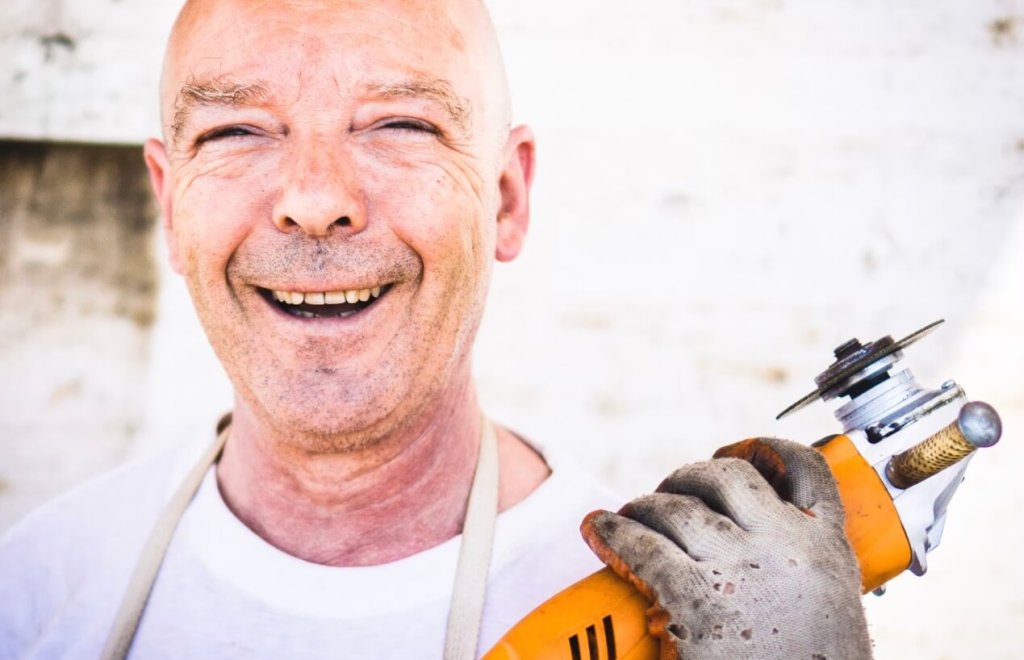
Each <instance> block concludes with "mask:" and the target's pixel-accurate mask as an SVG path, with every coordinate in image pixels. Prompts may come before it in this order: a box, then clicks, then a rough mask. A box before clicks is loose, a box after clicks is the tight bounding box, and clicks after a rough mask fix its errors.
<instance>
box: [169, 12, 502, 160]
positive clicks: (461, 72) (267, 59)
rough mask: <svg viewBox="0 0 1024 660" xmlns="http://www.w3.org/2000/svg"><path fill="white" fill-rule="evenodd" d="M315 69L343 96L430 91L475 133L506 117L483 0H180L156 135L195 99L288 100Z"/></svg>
mask: <svg viewBox="0 0 1024 660" xmlns="http://www.w3.org/2000/svg"><path fill="white" fill-rule="evenodd" d="M271 73H272V74H274V75H276V76H280V77H281V78H282V79H281V80H276V79H275V80H268V79H267V77H268V76H267V74H271ZM317 77H321V78H323V77H326V78H330V79H332V80H333V82H334V84H335V86H336V87H337V94H338V96H339V98H341V99H345V98H347V97H353V96H356V95H359V94H365V93H366V92H367V91H371V92H373V93H376V94H379V95H381V96H385V97H391V98H395V97H409V98H423V99H427V100H430V101H432V102H436V103H438V104H439V105H441V106H443V108H444V111H445V112H446V113H447V114H448V115H449V116H450V117H451V119H452V120H453V122H455V124H458V125H460V126H461V127H462V128H464V129H466V131H467V132H468V133H471V134H473V135H476V136H477V137H483V136H485V135H493V136H494V137H495V138H498V139H503V137H502V136H503V135H505V134H507V130H508V128H509V123H510V119H511V111H510V103H509V94H508V84H507V79H506V76H505V68H504V63H503V61H502V57H501V52H500V49H499V47H498V42H497V38H496V35H495V31H494V27H493V24H492V22H491V19H490V16H489V14H488V12H487V9H486V7H485V6H484V5H483V3H482V2H481V1H480V0H427V1H422V0H366V1H362V2H360V1H358V0H264V1H254V0H189V1H188V2H186V4H185V6H184V7H183V9H182V10H181V13H180V14H179V16H178V19H177V21H176V22H175V25H174V29H173V31H172V33H171V37H170V40H169V41H168V46H167V52H166V57H165V60H164V68H163V74H162V78H161V113H162V119H163V121H162V123H163V130H164V137H165V139H166V140H167V141H168V142H169V143H171V144H173V143H174V142H175V141H176V140H177V138H179V137H180V134H181V133H182V130H183V128H184V125H185V124H186V122H187V119H188V117H189V115H190V112H191V110H192V109H193V108H195V107H197V106H201V105H204V104H233V105H239V104H245V103H256V102H270V101H273V102H277V103H288V102H290V101H292V100H294V99H293V98H291V96H293V95H295V94H299V93H301V88H302V87H303V85H304V84H306V83H307V82H309V81H312V80H313V79H314V78H317ZM360 77H361V78H362V79H359V78H360ZM281 82H284V83H296V82H297V83H298V85H294V89H284V88H285V87H286V86H287V85H280V84H278V83H281Z"/></svg>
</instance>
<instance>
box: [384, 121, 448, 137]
mask: <svg viewBox="0 0 1024 660" xmlns="http://www.w3.org/2000/svg"><path fill="white" fill-rule="evenodd" d="M381 128H386V129H390V130H395V131H409V132H413V133H429V134H430V135H437V133H438V131H437V129H436V128H434V127H433V126H431V125H430V124H428V123H426V122H424V121H418V120H415V119H395V120H392V121H389V122H386V123H385V124H383V125H382V126H381Z"/></svg>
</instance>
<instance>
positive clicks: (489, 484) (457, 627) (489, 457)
mask: <svg viewBox="0 0 1024 660" xmlns="http://www.w3.org/2000/svg"><path fill="white" fill-rule="evenodd" d="M480 424H481V426H482V428H481V432H480V453H479V457H478V459H477V465H476V472H475V474H474V475H473V485H472V486H471V487H470V491H469V503H468V506H467V508H466V522H465V523H464V524H463V527H462V545H461V546H460V547H459V563H458V567H457V568H456V569H455V585H454V586H453V588H452V602H451V607H450V608H449V610H448V631H447V634H446V636H445V642H444V660H472V659H473V658H476V650H477V645H478V644H479V643H480V622H481V619H482V617H483V611H484V599H485V596H486V593H487V573H488V571H489V570H490V566H491V550H492V548H493V546H494V524H495V520H496V518H497V517H498V440H497V437H496V436H495V434H494V425H493V424H492V423H491V422H490V421H489V420H488V419H487V418H486V417H482V418H481V420H480Z"/></svg>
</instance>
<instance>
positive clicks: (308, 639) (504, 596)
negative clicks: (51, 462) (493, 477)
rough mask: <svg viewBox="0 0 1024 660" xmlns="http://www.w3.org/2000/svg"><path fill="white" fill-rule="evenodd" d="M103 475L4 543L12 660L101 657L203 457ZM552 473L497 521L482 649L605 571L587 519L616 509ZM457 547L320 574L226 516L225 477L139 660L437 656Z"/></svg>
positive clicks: (202, 494)
mask: <svg viewBox="0 0 1024 660" xmlns="http://www.w3.org/2000/svg"><path fill="white" fill-rule="evenodd" d="M198 450H201V448H192V449H191V450H190V451H180V452H177V453H176V455H165V456H163V457H160V458H157V459H151V460H149V461H146V462H143V463H138V464H135V465H133V466H128V467H125V468H121V469H119V470H116V471H115V472H113V473H110V474H108V475H106V476H103V477H100V478H99V479H97V480H94V481H92V482H90V483H88V484H86V485H84V486H82V487H79V488H78V489H76V490H74V491H71V492H70V493H68V494H66V495H64V496H62V497H61V498H59V499H57V500H54V501H53V502H51V503H49V504H47V505H45V506H44V507H43V508H41V509H39V510H38V511H36V512H34V513H33V514H31V515H30V516H28V517H27V518H25V519H24V520H23V521H22V522H20V523H19V524H18V525H16V526H15V527H14V528H12V529H11V530H10V531H9V532H8V534H7V535H6V536H5V537H4V538H3V539H2V541H0V658H2V659H3V660H7V659H8V658H18V659H21V658H40V659H43V658H45V659H47V660H49V659H51V658H61V659H65V658H96V657H98V655H99V653H100V650H101V649H102V647H103V644H104V642H105V640H106V636H107V634H108V632H109V629H110V626H111V623H112V621H113V618H114V614H115V612H116V610H117V607H118V605H119V604H120V601H121V598H122V596H123V594H124V591H125V588H126V586H127V583H128V579H129V576H130V574H131V572H132V570H133V569H134V567H135V563H136V561H137V559H138V557H139V554H140V552H141V549H142V546H143V544H144V543H145V540H146V538H147V536H148V534H149V532H150V530H151V529H152V526H153V523H154V521H155V520H156V517H157V514H158V512H159V510H160V509H161V507H162V505H163V503H164V502H165V501H166V499H167V498H168V497H169V495H170V494H171V492H173V490H174V489H175V488H176V487H177V485H178V483H179V482H180V480H181V479H182V478H183V475H184V473H185V471H186V470H187V468H188V466H189V465H190V464H191V463H192V462H193V461H194V460H195V458H196V456H197V451H198ZM545 459H546V460H547V461H548V464H549V466H550V467H551V469H552V474H551V476H550V477H549V478H548V479H547V480H546V481H545V482H544V483H543V484H541V486H540V487H539V488H538V489H537V490H536V491H535V492H533V493H532V494H531V495H530V496H529V497H527V498H526V499H525V500H523V501H522V502H520V503H519V504H517V505H516V506H514V507H513V508H511V509H509V510H508V511H505V512H504V513H502V514H501V515H499V516H498V520H497V525H496V529H495V539H494V554H493V557H492V561H491V568H490V578H489V583H488V590H487V602H486V605H485V608H484V619H483V627H482V630H481V639H480V650H481V652H483V651H486V650H487V649H489V648H490V647H491V646H492V645H493V644H494V643H495V642H496V641H497V640H498V639H499V638H500V637H501V636H502V635H503V634H504V633H505V632H506V631H507V630H508V629H509V628H510V627H511V626H512V625H514V624H515V623H516V622H517V621H519V620H520V619H521V618H522V617H523V616H525V615H526V614H527V613H529V612H530V611H531V610H532V609H533V608H534V607H536V606H537V605H539V604H540V603H541V602H543V601H544V600H546V599H547V598H548V597H550V596H552V595H554V594H555V593H557V592H558V591H559V590H561V589H562V588H563V587H565V586H568V585H569V584H571V583H572V582H574V581H576V580H578V579H579V578H582V577H584V576H585V575H587V574H589V573H591V572H593V571H595V570H597V569H598V568H600V567H601V564H600V563H599V562H598V561H597V559H595V558H594V556H593V555H592V554H591V553H590V551H589V549H588V548H587V547H586V546H585V544H584V543H583V541H582V540H581V539H580V536H579V531H578V529H579V523H580V521H581V520H582V518H583V516H584V515H585V514H586V513H587V512H588V511H591V510H593V509H595V508H602V507H603V508H614V507H617V506H618V504H619V501H618V500H617V498H615V497H613V496H612V495H611V494H610V493H609V492H608V491H606V490H605V489H603V488H602V487H600V486H599V485H597V484H596V483H595V482H594V481H593V480H591V479H590V478H588V477H587V476H586V475H585V474H583V473H582V472H581V471H579V470H578V469H577V468H576V467H575V466H573V465H572V464H571V463H567V462H565V461H562V460H558V457H557V456H555V455H551V454H550V453H545ZM460 540H461V537H456V538H453V539H451V540H449V541H447V542H445V543H443V544H441V545H439V546H436V547H434V548H431V549H429V550H427V551H425V552H421V553H419V554H417V555H414V556H412V557H408V558H406V559H402V560H400V561H396V562H393V563H389V564H384V565H380V566H372V567H357V568H338V567H329V566H322V565H319V564H312V563H309V562H306V561H302V560H300V559H297V558H295V557H292V556H290V555H288V554H285V553H284V552H281V551H280V550H278V549H276V548H274V547H273V546H271V545H269V544H267V543H266V542H264V541H263V540H262V539H260V538H259V537H258V536H256V535H255V534H254V533H253V532H252V531H251V530H249V529H248V528H247V527H246V526H245V525H243V524H242V523H241V522H240V521H239V520H238V519H237V518H235V517H234V515H233V514H232V513H231V512H230V510H229V509H228V508H227V507H226V505H225V504H224V501H223V499H222V498H221V496H220V492H219V490H218V488H217V483H216V478H215V474H214V470H213V469H211V470H210V472H209V473H208V474H207V476H206V479H205V481H204V482H203V485H202V487H201V488H200V490H199V492H198V493H197V495H196V498H195V500H194V501H193V502H192V504H191V506H190V507H189V509H188V511H187V512H186V513H185V515H184V517H183V518H182V520H181V523H180V525H179V527H178V530H177V532H176V534H175V536H174V539H173V541H172V543H171V546H170V548H169V550H168V553H167V557H166V559H165V561H164V564H163V567H162V569H161V571H160V575H159V576H158V578H157V581H156V584H155V586H154V590H153V593H152V596H151V598H150V601H149V604H148V606H147V609H146V613H145V615H144V617H143V619H142V623H141V625H140V628H139V631H138V634H137V636H136V638H135V642H134V645H133V647H132V654H131V657H132V658H144V659H148V658H189V659H200V658H218V659H220V658H247V659H248V658H274V659H293V658H294V659H300V658H332V659H336V658H361V659H362V658H396V659H397V658H403V659H408V658H440V657H441V653H442V649H443V646H444V633H445V622H446V617H447V611H448V602H449V600H450V597H451V590H452V582H453V580H454V573H455V564H456V559H457V556H458V549H459V543H460Z"/></svg>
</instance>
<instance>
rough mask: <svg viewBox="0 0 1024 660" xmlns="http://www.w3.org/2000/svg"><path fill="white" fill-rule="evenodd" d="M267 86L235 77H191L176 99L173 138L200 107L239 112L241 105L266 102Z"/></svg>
mask: <svg viewBox="0 0 1024 660" xmlns="http://www.w3.org/2000/svg"><path fill="white" fill-rule="evenodd" d="M269 96H270V95H269V92H268V91H267V85H266V84H265V83H263V82H262V81H259V80H254V81H245V80H240V79H238V78H235V77H234V76H216V77H214V78H206V79H199V78H196V77H195V76H190V77H189V78H188V80H186V81H185V82H184V83H183V84H182V86H181V88H180V89H179V90H178V95H177V96H176V97H175V99H174V118H173V119H172V120H171V134H172V135H173V136H174V138H175V139H177V138H178V137H179V135H180V133H181V131H182V129H183V128H184V126H185V123H186V122H187V121H188V119H189V117H190V115H191V112H192V110H193V109H194V108H196V107H197V106H201V105H214V106H216V105H221V106H228V107H232V108H237V107H238V106H241V105H247V104H251V103H258V102H263V101H266V100H267V99H268V98H269Z"/></svg>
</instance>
